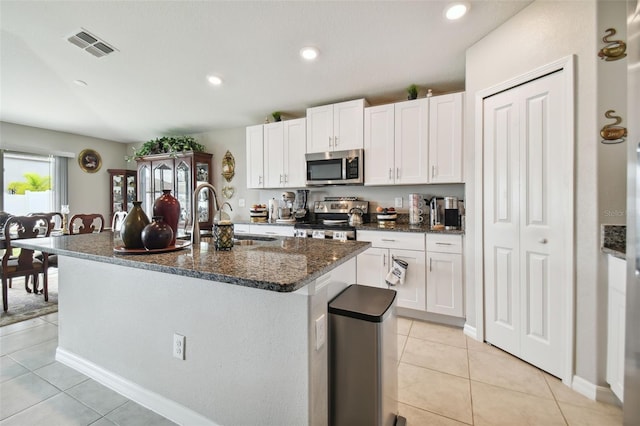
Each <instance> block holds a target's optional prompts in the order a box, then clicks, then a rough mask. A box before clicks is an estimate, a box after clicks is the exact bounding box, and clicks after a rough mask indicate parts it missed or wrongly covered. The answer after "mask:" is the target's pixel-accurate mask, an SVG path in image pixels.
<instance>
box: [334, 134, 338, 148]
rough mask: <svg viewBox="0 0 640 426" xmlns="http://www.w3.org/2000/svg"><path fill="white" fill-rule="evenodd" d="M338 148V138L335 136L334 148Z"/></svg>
mask: <svg viewBox="0 0 640 426" xmlns="http://www.w3.org/2000/svg"><path fill="white" fill-rule="evenodd" d="M336 146H338V137H337V136H334V137H333V147H334V148H335V147H336Z"/></svg>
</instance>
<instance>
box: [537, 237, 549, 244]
mask: <svg viewBox="0 0 640 426" xmlns="http://www.w3.org/2000/svg"><path fill="white" fill-rule="evenodd" d="M538 242H539V243H540V244H547V242H548V240H547V239H546V238H540V239H539V240H538Z"/></svg>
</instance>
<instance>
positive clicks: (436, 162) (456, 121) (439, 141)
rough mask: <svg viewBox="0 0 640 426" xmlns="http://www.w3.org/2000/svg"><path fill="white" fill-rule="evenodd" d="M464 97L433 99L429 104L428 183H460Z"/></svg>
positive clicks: (436, 97) (445, 96)
mask: <svg viewBox="0 0 640 426" xmlns="http://www.w3.org/2000/svg"><path fill="white" fill-rule="evenodd" d="M463 97H464V94H463V93H453V94H450V95H443V96H435V97H433V98H430V102H429V171H430V172H429V173H430V182H431V183H445V182H462V103H463Z"/></svg>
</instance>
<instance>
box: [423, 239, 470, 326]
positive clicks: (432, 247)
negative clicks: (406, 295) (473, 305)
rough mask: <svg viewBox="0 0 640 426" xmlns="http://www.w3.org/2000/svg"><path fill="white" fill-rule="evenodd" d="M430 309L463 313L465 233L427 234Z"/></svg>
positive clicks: (457, 315) (450, 313) (455, 313)
mask: <svg viewBox="0 0 640 426" xmlns="http://www.w3.org/2000/svg"><path fill="white" fill-rule="evenodd" d="M426 269H427V312H432V313H435V314H442V315H450V316H455V317H463V316H464V298H463V282H462V236H461V235H443V234H427V265H426Z"/></svg>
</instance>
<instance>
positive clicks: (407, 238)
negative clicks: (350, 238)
mask: <svg viewBox="0 0 640 426" xmlns="http://www.w3.org/2000/svg"><path fill="white" fill-rule="evenodd" d="M356 239H357V240H358V241H369V242H371V246H373V247H380V248H391V249H405V250H420V251H424V234H421V233H414V232H391V231H386V232H384V231H383V232H381V231H358V232H356Z"/></svg>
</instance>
